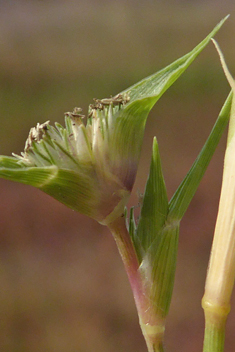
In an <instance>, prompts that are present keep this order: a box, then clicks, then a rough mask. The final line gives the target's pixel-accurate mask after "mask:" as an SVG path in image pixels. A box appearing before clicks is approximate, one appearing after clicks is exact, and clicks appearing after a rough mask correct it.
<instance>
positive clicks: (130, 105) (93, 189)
mask: <svg viewBox="0 0 235 352" xmlns="http://www.w3.org/2000/svg"><path fill="white" fill-rule="evenodd" d="M224 21H225V19H224V20H222V21H221V22H220V23H219V24H218V25H217V26H216V27H215V29H214V30H213V31H212V32H211V33H210V34H209V35H208V36H207V37H206V38H205V39H204V40H203V41H202V42H201V43H200V44H199V45H198V46H196V47H195V48H194V49H193V50H192V51H191V52H189V53H188V54H186V55H185V56H183V57H182V58H180V59H178V60H177V61H175V62H173V63H172V64H171V65H169V66H167V67H166V68H164V69H162V70H161V71H159V72H157V73H155V74H153V75H152V76H150V77H147V78H145V79H144V80H142V81H140V82H139V83H137V84H135V85H133V86H132V87H130V88H128V89H126V90H125V91H123V92H122V93H120V94H118V95H116V96H115V97H114V98H108V99H102V100H98V99H95V103H94V104H93V105H90V107H89V113H88V120H87V124H86V125H85V124H84V123H83V115H81V114H80V112H81V111H80V110H79V109H77V108H76V109H75V110H74V111H73V112H72V113H67V114H66V117H65V122H66V128H63V127H62V126H61V125H59V124H56V127H52V126H50V125H49V122H46V123H43V124H41V125H40V124H38V125H37V127H36V128H33V129H31V131H30V134H29V137H28V139H27V141H26V146H25V150H24V152H23V153H22V155H21V156H17V155H14V154H13V155H14V156H13V157H5V156H2V157H0V177H3V178H6V179H9V180H12V181H18V182H22V183H25V184H29V185H32V186H35V187H37V188H39V189H41V190H42V191H44V192H46V193H48V194H50V195H51V196H53V197H54V198H56V199H58V200H59V201H61V202H62V203H64V204H66V205H67V206H69V207H70V208H72V209H75V210H78V211H79V212H81V213H83V214H86V215H88V216H90V217H92V218H94V219H96V220H97V221H99V222H101V223H103V224H106V225H107V224H109V223H110V222H112V221H114V220H115V219H116V218H117V217H119V216H120V215H121V214H122V213H123V210H124V206H125V204H126V203H127V201H128V198H129V195H130V192H131V190H132V187H133V184H134V180H135V176H136V172H137V167H138V162H139V157H140V151H141V146H142V141H143V135H144V129H145V123H146V119H147V116H148V113H149V111H150V110H151V109H152V107H153V106H154V104H155V103H156V102H157V100H158V99H159V98H160V97H161V96H162V94H163V93H164V92H165V91H166V90H167V89H168V88H169V87H170V86H171V85H172V84H173V83H174V82H175V81H176V79H177V78H178V77H179V76H180V75H181V74H182V73H183V72H184V71H185V69H186V68H187V67H188V66H189V65H190V64H191V63H192V61H193V60H194V59H195V58H196V57H197V55H198V54H199V53H200V52H201V51H202V49H203V48H204V47H205V46H206V45H207V44H208V42H209V41H210V39H211V38H212V36H213V35H214V34H215V33H216V32H217V31H218V30H219V28H220V27H221V26H222V24H223V22H224Z"/></svg>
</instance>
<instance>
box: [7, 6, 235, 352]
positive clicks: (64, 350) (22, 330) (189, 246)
mask: <svg viewBox="0 0 235 352" xmlns="http://www.w3.org/2000/svg"><path fill="white" fill-rule="evenodd" d="M228 13H230V14H231V17H230V19H229V20H228V21H227V22H226V23H225V24H224V26H223V27H222V29H221V30H220V32H219V33H218V34H217V36H216V39H217V40H218V41H219V43H220V45H221V48H222V50H223V51H224V54H225V57H226V60H227V63H228V66H229V68H230V70H231V72H232V73H233V74H234V73H235V61H234V60H235V45H234V37H235V4H234V1H233V0H231V1H227V0H226V1H216V0H213V1H202V0H201V1H200V0H198V1H192V0H191V1H183V0H181V1H180V0H177V1H173V0H172V1H163V0H162V1H157V0H155V1H153V0H152V1H151V0H132V1H131V0H119V1H114V0H110V1H104V0H103V1H95V0H86V1H83V0H78V1H75V0H74V1H72V0H66V1H65V0H63V1H60V0H54V1H53V0H45V1H44V0H28V1H27V0H24V1H23V0H15V1H12V0H5V1H4V0H1V1H0V52H1V54H0V119H1V128H0V153H1V154H5V155H10V154H11V152H15V153H20V152H21V151H22V150H23V148H24V143H25V140H26V138H27V136H28V132H29V129H30V128H31V127H33V126H34V125H36V123H37V122H41V123H42V122H44V121H46V120H48V119H49V120H50V121H51V123H54V122H55V121H58V122H60V123H62V124H63V121H64V112H65V111H71V110H72V109H73V108H74V107H75V106H80V107H82V108H83V109H84V112H86V111H87V107H88V104H89V103H91V102H92V99H93V98H94V97H96V98H104V97H109V96H110V95H115V94H117V93H118V92H119V91H121V90H123V89H125V88H127V87H128V86H130V85H132V84H133V83H135V82H137V81H138V80H140V79H142V78H144V77H145V76H147V75H150V74H152V73H153V72H156V71H157V70H159V69H161V68H162V67H164V66H166V65H167V64H169V63H171V62H172V61H174V60H175V59H177V58H178V57H180V56H182V55H183V54H185V53H187V52H188V51H189V50H191V49H192V48H193V47H194V46H195V45H196V44H197V43H198V42H200V41H201V40H202V39H203V38H204V37H205V36H206V35H207V34H208V33H209V32H210V31H211V30H212V28H213V27H214V26H215V25H216V24H217V23H218V22H219V21H220V19H221V18H223V17H224V16H225V15H227V14H228ZM228 92H229V87H228V84H227V82H226V80H225V78H224V75H223V72H222V69H221V67H220V63H219V59H218V56H217V53H216V52H215V49H214V47H213V45H212V44H209V45H208V47H207V48H206V49H205V50H204V51H203V53H202V54H201V55H200V56H199V57H198V58H197V60H196V61H195V62H194V63H193V64H192V66H190V68H189V69H188V70H187V71H186V73H184V75H183V76H182V77H181V78H180V79H179V81H177V82H176V83H175V84H174V86H173V87H171V88H170V89H169V91H167V92H166V94H165V95H164V96H163V97H162V98H161V100H160V101H159V102H158V103H157V105H156V106H155V108H154V109H153V110H152V112H151V114H150V116H149V119H148V122H147V127H146V133H145V139H144V144H143V148H142V157H141V162H140V167H139V172H138V175H137V179H136V183H135V187H134V190H133V195H132V198H131V201H130V205H135V204H137V203H138V198H137V191H140V192H143V191H144V185H145V182H146V178H147V175H148V169H149V163H150V157H151V145H152V139H153V136H155V135H156V136H157V138H158V142H159V145H160V152H161V156H162V163H163V171H164V175H165V179H166V184H167V189H168V194H169V198H170V197H171V196H172V194H173V192H174V191H175V190H176V188H177V186H178V185H179V183H180V182H181V180H182V179H183V177H184V175H185V174H186V172H187V171H188V169H189V168H190V166H191V164H192V162H193V161H194V159H195V157H196V155H197V154H198V152H199V150H200V148H201V147H202V145H203V143H204V141H205V140H206V138H207V136H208V133H209V131H210V130H211V128H212V126H213V123H214V121H215V119H216V118H217V115H218V113H219V111H220V109H221V107H222V105H223V103H224V101H225V99H226V96H227V94H228ZM225 142H226V136H224V137H223V138H222V140H221V143H220V145H219V147H218V149H217V151H216V153H215V155H214V157H213V160H212V162H211V164H210V166H209V168H208V171H207V173H206V175H205V177H204V178H203V181H202V183H201V185H200V187H199V189H198V191H197V193H196V195H195V197H194V199H193V201H192V204H191V206H190V208H189V210H188V211H187V213H186V215H185V217H184V219H183V221H182V226H181V234H180V243H179V255H178V263H177V271H176V282H175V289H174V293H173V300H172V304H171V310H170V314H169V317H168V321H167V331H166V338H165V346H166V351H171V352H178V351H181V352H186V351H187V352H196V351H200V350H201V349H202V340H203V328H204V320H203V312H202V309H201V303H200V301H201V297H202V295H203V290H204V281H205V276H206V270H207V263H208V258H209V252H210V247H211V241H212V236H213V229H214V224H215V219H216V213H217V207H218V200H219V193H220V185H221V175H222V165H223V155H224V149H225ZM0 194H1V202H0V351H1V352H8V351H11V352H39V351H40V352H41V351H47V352H77V351H78V352H90V351H94V350H95V351H96V352H101V351H102V352H108V351H112V352H120V351H129V352H132V351H133V352H134V351H135V352H142V351H146V347H145V343H144V340H143V338H142V336H141V332H140V328H139V326H138V318H137V314H136V310H135V306H134V302H133V298H132V293H131V290H130V287H129V283H128V280H127V277H126V274H125V271H124V268H123V266H122V263H121V260H120V258H119V255H118V253H117V249H116V247H115V243H114V241H113V239H112V237H111V235H110V234H109V233H108V231H107V230H106V229H105V227H102V226H101V225H99V224H97V223H96V222H95V221H93V220H90V219H89V218H86V217H84V216H82V215H80V214H79V213H76V212H73V211H72V210H70V209H67V208H66V207H65V206H63V205H62V204H60V203H58V202H57V201H55V200H54V199H52V198H50V197H49V196H47V195H45V194H43V193H41V192H40V191H38V190H36V189H33V188H31V187H29V186H24V185H21V184H17V183H11V182H8V181H5V180H0ZM233 301H234V299H233ZM234 304H235V302H234ZM234 304H233V307H232V312H231V313H230V316H229V320H228V325H227V336H226V351H227V352H232V351H234V350H235V339H234V329H235V306H234Z"/></svg>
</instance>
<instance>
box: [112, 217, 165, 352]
mask: <svg viewBox="0 0 235 352" xmlns="http://www.w3.org/2000/svg"><path fill="white" fill-rule="evenodd" d="M108 227H109V229H110V231H111V233H112V235H113V237H114V239H115V241H116V244H117V247H118V250H119V253H120V255H121V258H122V261H123V263H124V266H125V269H126V272H127V275H128V279H129V282H130V285H131V288H132V291H133V295H134V300H135V304H136V308H137V312H138V316H139V321H140V326H141V329H142V332H143V335H144V338H145V341H146V344H147V347H148V351H149V352H163V346H162V340H163V335H164V327H165V319H164V318H163V317H162V316H159V315H157V314H156V310H155V309H154V303H153V302H152V301H151V299H150V294H149V287H151V283H149V285H146V283H145V284H144V280H143V278H142V276H141V273H140V270H139V267H140V263H139V262H138V258H137V255H136V251H135V248H134V246H133V243H132V240H131V237H130V235H129V233H128V230H127V227H126V222H125V218H124V217H119V218H117V219H116V220H115V221H113V222H112V223H110V224H109V225H108Z"/></svg>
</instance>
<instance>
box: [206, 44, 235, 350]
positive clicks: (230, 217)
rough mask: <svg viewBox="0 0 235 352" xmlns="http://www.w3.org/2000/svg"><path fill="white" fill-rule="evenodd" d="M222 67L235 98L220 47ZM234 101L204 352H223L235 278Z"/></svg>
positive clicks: (210, 277)
mask: <svg viewBox="0 0 235 352" xmlns="http://www.w3.org/2000/svg"><path fill="white" fill-rule="evenodd" d="M213 42H214V44H215V46H216V49H217V50H218V52H219V55H220V59H221V63H222V67H223V69H224V72H225V75H226V77H227V79H228V82H229V83H230V85H231V87H232V90H233V94H234V92H235V83H234V80H233V78H232V76H231V75H230V73H229V71H228V69H227V66H226V64H225V61H224V58H223V55H222V53H221V51H220V49H219V47H218V44H217V43H216V42H215V41H214V40H213ZM234 132H235V100H234V97H233V102H232V107H231V116H230V124H229V133H228V141H227V148H226V153H225V158H224V173H223V181H222V189H221V196H220V202H219V210H218V216H217V221H216V227H215V233H214V240H213V245H212V250H211V257H210V262H209V268H208V273H207V279H206V285H205V294H204V297H203V299H202V307H203V309H204V312H205V321H206V328H205V339H204V352H222V351H223V350H224V335H225V324H226V319H227V315H228V313H229V311H230V298H231V293H232V289H233V286H234V278H235V133H234Z"/></svg>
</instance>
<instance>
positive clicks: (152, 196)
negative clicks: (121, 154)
mask: <svg viewBox="0 0 235 352" xmlns="http://www.w3.org/2000/svg"><path fill="white" fill-rule="evenodd" d="M167 213H168V199H167V193H166V186H165V182H164V178H163V175H162V167H161V159H160V155H159V150H158V144H157V140H156V138H154V140H153V153H152V161H151V166H150V172H149V177H148V181H147V184H146V189H145V193H144V198H143V205H142V208H141V214H140V219H139V223H138V227H137V230H136V233H135V237H134V243H135V247H137V248H136V251H137V254H138V256H139V260H140V261H141V260H142V255H143V254H145V253H146V252H147V251H148V249H149V247H150V246H151V244H152V242H153V241H155V239H156V237H157V236H158V234H159V231H160V230H161V229H162V227H163V225H164V224H165V221H166V218H167ZM139 244H141V247H140V248H138V247H139Z"/></svg>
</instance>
